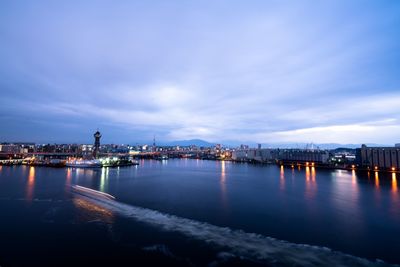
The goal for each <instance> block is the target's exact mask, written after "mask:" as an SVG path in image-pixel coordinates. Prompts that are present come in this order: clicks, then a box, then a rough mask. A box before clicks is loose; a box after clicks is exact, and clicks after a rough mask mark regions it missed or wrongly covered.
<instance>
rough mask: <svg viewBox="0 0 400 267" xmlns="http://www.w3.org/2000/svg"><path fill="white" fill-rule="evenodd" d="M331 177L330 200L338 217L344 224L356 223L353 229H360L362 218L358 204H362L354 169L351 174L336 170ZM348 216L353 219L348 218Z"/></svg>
mask: <svg viewBox="0 0 400 267" xmlns="http://www.w3.org/2000/svg"><path fill="white" fill-rule="evenodd" d="M333 177H334V179H333V180H332V181H333V191H332V201H333V204H334V207H335V208H336V210H337V211H338V212H339V213H338V214H339V215H341V216H340V219H341V220H342V221H343V222H344V223H346V224H355V225H357V226H358V227H357V229H354V231H361V230H362V227H361V226H362V225H363V218H362V213H361V207H360V205H362V204H361V203H360V201H359V200H360V189H359V184H358V181H357V175H356V172H355V170H352V171H351V174H350V173H349V172H348V171H344V170H337V171H335V173H334V176H333ZM349 217H351V218H353V219H352V220H349V219H348V218H349ZM349 233H350V231H349Z"/></svg>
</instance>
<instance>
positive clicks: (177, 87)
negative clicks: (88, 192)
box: [0, 1, 400, 144]
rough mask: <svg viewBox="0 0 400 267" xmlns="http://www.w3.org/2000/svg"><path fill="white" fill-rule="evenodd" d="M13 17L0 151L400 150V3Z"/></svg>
mask: <svg viewBox="0 0 400 267" xmlns="http://www.w3.org/2000/svg"><path fill="white" fill-rule="evenodd" d="M0 6H1V8H0V33H1V35H2V36H3V37H2V42H1V43H0V54H1V56H2V58H3V60H2V61H1V63H0V77H1V78H2V79H1V80H0V87H1V89H0V90H1V91H0V92H1V98H0V124H1V130H0V142H3V141H31V142H38V143H40V142H46V143H47V142H50V143H53V142H57V143H74V142H77V143H84V142H87V141H90V138H91V135H92V133H93V130H95V129H96V128H99V129H100V131H101V132H102V134H103V135H104V142H105V143H132V142H149V141H150V140H152V138H153V135H156V136H157V140H159V141H162V142H168V141H174V140H188V139H203V140H207V141H209V142H213V143H224V142H239V143H240V142H242V143H246V142H254V143H310V142H314V143H341V144H349V143H353V144H361V143H377V144H394V143H398V142H399V141H400V140H399V137H398V136H400V105H399V104H398V103H400V90H399V89H400V80H399V77H400V73H399V62H400V42H399V41H400V37H399V36H400V35H399V30H398V29H400V19H399V18H400V17H399V16H398V15H399V13H400V3H398V2H395V1H386V2H384V3H382V2H372V1H369V2H364V1H352V2H351V3H347V2H346V1H335V2H331V3H326V2H325V3H323V4H317V3H313V2H311V1H305V2H302V3H301V4H300V3H297V4H296V3H292V4H291V5H290V6H288V5H285V4H284V3H282V2H277V1H276V2H275V1H271V2H262V1H254V2H252V4H249V3H244V2H243V3H239V2H225V1H219V2H212V4H211V2H209V3H206V2H204V3H197V4H196V3H179V2H168V3H164V2H161V1H160V2H152V3H139V2H137V3H133V2H119V3H118V4H116V3H112V2H107V1H101V2H92V3H90V2H86V3H72V2H64V3H62V4H61V3H52V2H50V1H48V2H47V1H42V2H35V3H33V2H32V3H29V2H26V3H18V2H12V1H9V2H8V1H4V2H2V3H1V4H0Z"/></svg>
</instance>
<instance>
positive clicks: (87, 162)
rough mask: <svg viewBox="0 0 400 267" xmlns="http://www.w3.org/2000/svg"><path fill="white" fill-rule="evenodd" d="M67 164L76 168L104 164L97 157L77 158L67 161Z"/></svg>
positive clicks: (99, 166)
mask: <svg viewBox="0 0 400 267" xmlns="http://www.w3.org/2000/svg"><path fill="white" fill-rule="evenodd" d="M65 166H67V167H74V168H101V167H102V164H101V162H100V160H97V159H75V160H69V161H67V162H66V164H65Z"/></svg>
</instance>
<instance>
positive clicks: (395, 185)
mask: <svg viewBox="0 0 400 267" xmlns="http://www.w3.org/2000/svg"><path fill="white" fill-rule="evenodd" d="M392 192H393V193H397V178H396V173H395V172H393V173H392Z"/></svg>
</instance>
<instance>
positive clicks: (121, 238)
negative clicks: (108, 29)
mask: <svg viewBox="0 0 400 267" xmlns="http://www.w3.org/2000/svg"><path fill="white" fill-rule="evenodd" d="M398 176H399V174H397V176H396V174H394V173H387V174H384V173H374V172H371V173H370V174H368V173H358V172H356V171H345V170H320V169H314V168H311V167H309V168H300V169H298V168H293V169H292V168H290V167H279V166H275V165H252V164H242V163H233V162H225V161H206V160H192V159H170V160H167V161H153V160H143V161H140V165H138V166H131V167H123V168H122V167H121V168H100V169H79V168H61V169H55V168H54V169H53V168H45V167H29V166H0V214H1V220H0V266H2V267H7V266H37V265H41V266H71V265H73V266H76V265H96V266H109V265H113V266H121V265H124V266H127V265H135V264H138V263H142V264H143V263H144V265H148V266H150V265H154V264H157V265H160V264H162V265H167V264H170V265H175V266H190V265H192V266H193V265H195V266H207V265H209V266H231V265H236V266H237V265H248V266H262V265H266V266H285V265H287V266H303V265H304V266H308V265H309V266H322V265H344V266H356V265H358V266H370V265H371V266H374V265H376V266H384V265H386V263H391V264H395V263H400V253H399V249H400V239H399V237H400V193H399V190H398V185H397V182H398V179H399V177H398ZM75 184H76V185H81V186H85V187H88V188H91V189H95V190H99V191H103V192H106V193H109V194H111V195H113V196H115V197H116V200H115V201H108V200H107V201H103V200H102V199H96V197H87V196H83V195H80V194H76V193H74V192H73V191H71V186H72V185H75ZM350 255H352V256H350ZM126 263H130V264H126Z"/></svg>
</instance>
